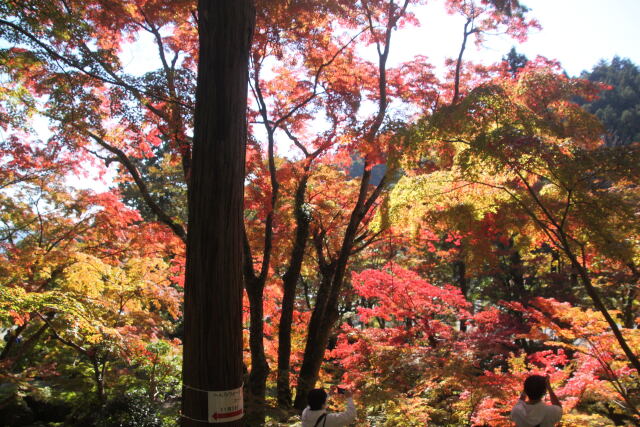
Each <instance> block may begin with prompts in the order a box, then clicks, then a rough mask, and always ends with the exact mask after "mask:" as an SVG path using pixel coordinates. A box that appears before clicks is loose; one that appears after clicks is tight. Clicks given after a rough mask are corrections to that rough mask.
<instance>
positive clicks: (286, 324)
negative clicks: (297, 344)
mask: <svg viewBox="0 0 640 427" xmlns="http://www.w3.org/2000/svg"><path fill="white" fill-rule="evenodd" d="M308 179H309V175H308V168H307V170H306V171H305V175H304V176H303V177H302V180H301V181H300V182H299V183H298V188H297V190H296V198H295V217H296V224H297V226H296V232H295V238H294V241H293V248H292V250H291V257H290V261H289V268H288V269H287V271H286V273H285V274H284V276H283V278H282V285H283V296H282V311H281V314H280V325H279V328H278V380H277V393H278V405H280V406H281V407H290V406H291V388H290V386H289V376H290V370H291V324H292V322H293V309H294V303H295V298H296V285H297V284H298V279H300V271H301V270H302V261H303V260H304V252H305V248H306V246H307V240H308V239H309V223H310V220H311V218H310V217H309V213H308V212H306V211H305V209H304V197H305V193H306V189H307V181H308Z"/></svg>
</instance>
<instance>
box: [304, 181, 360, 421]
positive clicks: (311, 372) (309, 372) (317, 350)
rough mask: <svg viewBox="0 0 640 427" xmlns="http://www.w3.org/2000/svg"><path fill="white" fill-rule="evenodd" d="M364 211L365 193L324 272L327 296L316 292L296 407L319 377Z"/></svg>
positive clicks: (336, 317)
mask: <svg viewBox="0 0 640 427" xmlns="http://www.w3.org/2000/svg"><path fill="white" fill-rule="evenodd" d="M369 176H370V171H366V170H365V172H364V174H363V179H362V182H361V185H362V188H366V187H367V186H368V183H369ZM364 215H365V206H364V197H361V198H360V200H359V202H358V203H357V204H356V207H355V208H354V210H353V213H352V215H351V218H350V220H349V225H348V226H347V230H346V231H345V236H344V240H343V242H342V247H341V249H340V254H339V255H338V259H337V261H336V262H335V264H334V265H335V268H332V274H331V276H329V277H330V279H325V278H324V274H323V281H325V280H326V281H328V282H329V283H330V286H328V294H327V295H326V297H325V296H324V295H321V294H320V292H319V293H318V302H317V303H316V306H315V307H314V309H313V314H312V315H311V321H310V323H309V333H308V335H307V343H306V346H305V350H304V358H303V361H302V367H301V368H300V376H299V377H298V389H297V390H296V400H295V402H294V406H295V407H296V408H297V409H304V406H305V402H306V396H307V393H308V392H309V390H311V389H313V387H314V386H315V383H316V381H317V380H318V374H319V372H320V365H321V364H322V359H323V356H324V352H325V350H326V348H327V345H328V343H329V335H330V334H331V329H332V328H333V326H334V324H335V322H336V320H338V298H339V296H340V291H341V290H342V284H343V282H344V276H345V273H346V270H347V264H348V262H349V258H350V256H351V251H352V250H353V244H354V241H355V237H356V232H357V227H358V225H359V224H360V222H361V221H362V218H364ZM321 290H323V289H321ZM321 298H322V299H321ZM325 298H326V299H325Z"/></svg>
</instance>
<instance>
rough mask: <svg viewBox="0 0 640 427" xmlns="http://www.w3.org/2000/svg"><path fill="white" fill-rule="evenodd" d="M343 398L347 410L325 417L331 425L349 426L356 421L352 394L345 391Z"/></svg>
mask: <svg viewBox="0 0 640 427" xmlns="http://www.w3.org/2000/svg"><path fill="white" fill-rule="evenodd" d="M344 397H345V399H346V401H347V402H346V403H347V408H346V409H345V410H344V412H339V413H337V414H329V415H327V419H328V420H331V421H332V424H336V425H347V424H351V423H352V422H354V421H355V419H356V406H355V404H354V403H353V394H352V393H351V392H350V391H348V390H347V391H345V393H344ZM327 424H328V423H327Z"/></svg>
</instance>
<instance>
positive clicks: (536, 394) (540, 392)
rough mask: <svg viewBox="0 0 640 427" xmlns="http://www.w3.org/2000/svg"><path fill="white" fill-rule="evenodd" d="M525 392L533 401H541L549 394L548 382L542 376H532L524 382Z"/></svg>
mask: <svg viewBox="0 0 640 427" xmlns="http://www.w3.org/2000/svg"><path fill="white" fill-rule="evenodd" d="M524 392H525V393H526V394H527V396H529V399H531V400H540V399H542V396H544V394H545V393H546V392H547V380H546V379H545V377H543V376H542V375H530V376H529V377H527V379H526V380H524Z"/></svg>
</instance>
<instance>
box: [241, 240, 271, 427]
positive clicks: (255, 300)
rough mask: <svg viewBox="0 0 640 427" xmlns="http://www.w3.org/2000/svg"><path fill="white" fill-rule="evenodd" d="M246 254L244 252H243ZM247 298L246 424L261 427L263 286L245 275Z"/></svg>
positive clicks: (264, 369) (264, 367) (264, 382)
mask: <svg viewBox="0 0 640 427" xmlns="http://www.w3.org/2000/svg"><path fill="white" fill-rule="evenodd" d="M245 253H246V252H245ZM244 277H245V284H246V289H247V296H248V297H249V318H250V327H249V349H250V351H251V373H250V374H249V384H248V385H249V389H248V393H247V394H246V395H247V399H248V400H247V402H245V407H246V408H247V422H249V424H250V425H254V424H255V425H262V424H264V419H265V416H266V412H265V398H266V395H267V377H268V376H269V364H268V363H267V357H266V355H265V351H264V298H263V293H264V284H265V280H264V279H263V278H259V277H255V276H253V275H251V276H248V275H247V274H246V273H245V276H244Z"/></svg>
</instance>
